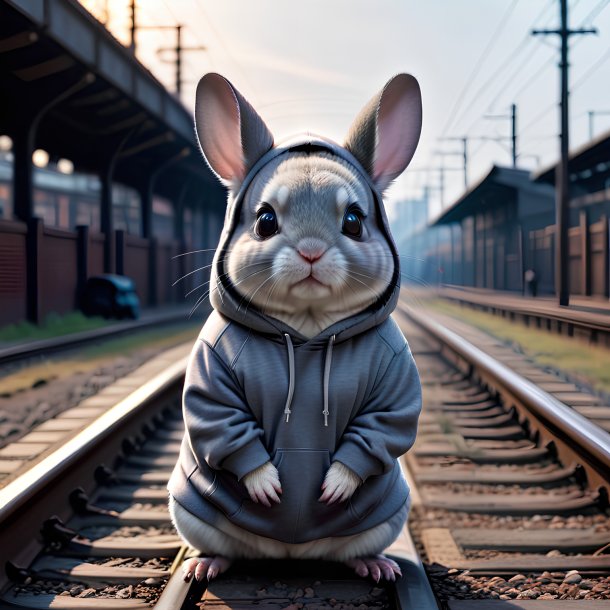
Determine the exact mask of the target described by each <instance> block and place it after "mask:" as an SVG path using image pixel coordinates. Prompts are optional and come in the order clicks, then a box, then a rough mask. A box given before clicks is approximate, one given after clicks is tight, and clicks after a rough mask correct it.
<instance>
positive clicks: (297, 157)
mask: <svg viewBox="0 0 610 610" xmlns="http://www.w3.org/2000/svg"><path fill="white" fill-rule="evenodd" d="M224 268H225V272H226V273H227V275H228V278H229V279H230V281H231V283H232V285H233V286H234V287H235V289H236V290H237V291H238V292H239V294H240V295H241V296H242V298H243V305H242V306H243V307H244V308H245V307H257V308H258V309H260V310H262V311H263V312H264V313H266V314H267V315H270V316H273V317H276V318H278V319H281V320H282V321H284V322H286V323H287V324H289V325H290V326H291V327H293V328H295V329H297V330H299V331H300V332H301V333H302V334H304V335H305V336H308V337H311V336H314V335H315V334H317V333H318V332H320V331H322V330H323V329H324V328H327V327H328V326H330V325H331V324H333V323H334V322H336V321H338V320H341V319H343V318H346V317H349V316H351V315H353V314H356V313H359V312H360V311H363V310H364V309H366V308H367V307H369V306H370V305H372V304H373V303H375V302H376V301H377V300H378V299H379V297H380V296H381V295H382V294H383V293H384V292H385V291H386V289H387V288H388V286H389V284H390V283H391V281H392V278H393V274H394V260H393V256H392V252H391V250H390V247H389V245H388V243H387V240H386V237H385V236H384V234H383V232H382V231H381V230H380V228H379V223H378V219H377V211H376V209H375V204H374V200H373V196H372V193H371V191H370V189H369V188H368V187H367V186H366V185H364V184H363V183H362V179H361V178H359V177H358V175H357V174H356V172H355V171H354V170H353V169H352V168H351V167H350V166H349V164H348V163H346V162H344V161H342V160H340V159H338V158H336V157H334V156H332V155H329V154H326V153H316V154H307V153H298V154H294V155H291V156H290V157H289V158H282V157H280V158H279V159H276V160H274V161H273V162H272V163H270V164H269V165H268V166H267V167H265V168H264V170H263V171H262V172H261V174H260V175H259V176H257V178H256V179H255V181H254V182H253V184H252V185H251V188H250V189H249V191H248V193H247V194H246V198H245V201H244V204H243V206H242V211H241V216H240V220H239V223H238V225H237V227H236V229H235V232H234V234H233V238H232V240H231V242H230V245H229V248H228V252H227V255H226V257H225V262H224Z"/></svg>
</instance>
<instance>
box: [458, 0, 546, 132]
mask: <svg viewBox="0 0 610 610" xmlns="http://www.w3.org/2000/svg"><path fill="white" fill-rule="evenodd" d="M553 4H554V0H550V2H549V3H547V4H546V5H545V6H544V7H543V9H542V10H541V11H540V12H539V13H538V15H536V17H535V18H534V19H533V21H532V22H531V23H532V26H531V27H534V26H535V25H536V24H537V23H538V21H539V20H540V19H542V17H543V16H544V15H545V14H546V12H547V11H548V10H549V8H551V7H552V6H553ZM547 21H548V19H547ZM532 44H533V41H532V38H531V36H530V35H529V34H525V35H524V36H523V38H522V40H521V43H520V44H519V45H518V46H517V48H516V50H513V49H511V50H510V52H509V53H508V55H507V56H506V57H505V59H504V61H503V62H502V63H501V64H500V66H499V67H498V68H497V69H496V70H495V71H494V73H493V74H492V76H491V77H490V78H488V79H487V80H486V81H485V82H484V83H483V85H481V86H480V87H479V88H478V89H477V91H476V92H475V93H474V95H473V96H472V98H471V99H472V101H473V102H474V101H475V100H478V99H480V98H481V96H482V95H483V94H484V93H485V91H486V90H487V89H489V88H490V85H491V84H492V83H493V82H494V81H495V80H496V79H497V78H498V77H499V76H500V75H502V73H503V72H504V71H505V70H506V68H508V67H509V66H510V65H511V64H512V63H513V62H514V61H515V60H516V59H517V58H518V57H519V56H520V55H521V54H522V53H523V51H525V50H527V49H528V48H529V47H530V46H531V45H532ZM537 50H538V49H537V48H536V49H535V51H534V53H535V52H536V51H537ZM531 59H532V55H531V54H529V55H526V56H525V59H524V60H523V61H522V62H521V63H520V64H519V67H518V68H517V70H514V71H513V72H512V73H511V76H510V77H509V78H508V79H506V80H505V81H504V83H503V84H502V85H501V86H500V89H499V93H498V94H497V95H496V97H494V100H493V101H492V102H491V103H490V104H489V105H488V106H487V110H486V111H485V113H484V114H486V113H487V112H490V111H491V110H492V109H493V106H494V105H495V102H496V101H497V99H498V98H499V97H500V95H501V94H502V93H503V92H504V91H505V89H506V87H507V84H509V83H511V82H512V81H513V78H514V76H515V75H516V74H519V72H520V71H521V69H522V67H523V66H525V65H526V64H527V63H528V62H529V61H531ZM471 109H472V105H470V106H469V107H468V108H466V109H465V110H464V111H463V112H462V115H461V116H460V118H459V119H458V121H457V122H456V125H455V126H456V127H457V126H458V125H459V123H460V122H461V121H462V120H463V119H464V118H465V116H466V115H467V114H468V113H469V112H470V111H471ZM481 118H482V115H479V116H478V117H477V118H476V119H475V120H474V121H473V122H472V123H471V125H470V127H468V129H466V130H465V131H466V133H467V134H468V133H470V132H471V131H472V129H473V128H474V126H475V125H476V124H477V123H478V122H479V121H480V120H481Z"/></svg>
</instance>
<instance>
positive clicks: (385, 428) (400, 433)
mask: <svg viewBox="0 0 610 610" xmlns="http://www.w3.org/2000/svg"><path fill="white" fill-rule="evenodd" d="M421 406H422V397H421V384H420V381H419V373H418V372H417V367H416V365H415V361H414V360H413V356H412V355H411V351H410V350H409V348H408V346H407V345H405V347H404V349H403V350H402V351H400V352H399V353H398V354H395V355H394V357H393V358H392V360H391V361H390V364H389V365H388V368H387V369H386V371H385V373H384V374H383V376H382V377H381V379H379V381H378V382H377V383H376V384H375V387H374V388H373V391H372V392H371V394H370V396H369V399H368V401H367V402H366V403H365V404H364V405H363V406H362V408H361V409H360V411H359V412H358V414H357V415H356V416H355V417H354V418H353V419H352V421H351V422H350V424H349V426H348V427H347V429H346V431H345V433H344V434H343V439H342V442H341V444H340V445H339V448H338V449H337V451H336V452H335V454H334V455H333V460H334V461H338V462H341V463H343V464H344V465H345V466H348V467H349V468H351V469H352V470H353V471H354V472H355V473H356V474H357V475H358V476H359V477H360V478H361V479H362V481H366V480H367V479H368V478H369V477H370V476H373V475H380V474H384V473H386V472H389V471H390V470H391V469H392V468H393V466H394V462H395V460H396V458H398V457H400V456H401V455H403V454H404V453H406V452H407V451H408V450H409V449H410V448H411V446H412V445H413V443H414V441H415V435H416V433H417V420H418V418H419V413H420V411H421Z"/></svg>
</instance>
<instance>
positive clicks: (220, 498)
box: [168, 137, 421, 543]
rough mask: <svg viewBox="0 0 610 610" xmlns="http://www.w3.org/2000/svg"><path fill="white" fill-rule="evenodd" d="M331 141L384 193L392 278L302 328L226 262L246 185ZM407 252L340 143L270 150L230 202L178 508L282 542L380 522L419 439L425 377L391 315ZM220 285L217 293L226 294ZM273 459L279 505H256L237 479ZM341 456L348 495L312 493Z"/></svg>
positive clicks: (192, 365)
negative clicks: (263, 306) (348, 311)
mask: <svg viewBox="0 0 610 610" xmlns="http://www.w3.org/2000/svg"><path fill="white" fill-rule="evenodd" d="M293 150H301V151H302V150H310V151H316V150H323V151H325V152H331V153H333V154H335V155H337V156H339V157H340V158H342V159H344V160H346V161H348V162H349V163H350V164H351V165H353V166H354V167H355V168H356V170H357V171H358V172H359V173H360V174H361V176H362V178H363V179H364V180H365V181H366V182H367V183H368V184H369V186H370V188H371V190H372V192H373V194H374V196H375V200H376V206H377V212H378V217H379V218H380V219H381V223H382V225H383V229H384V232H385V235H386V238H387V242H388V245H389V247H390V249H391V251H392V253H393V255H394V260H395V277H394V280H393V281H392V282H391V284H390V286H389V287H388V290H387V291H386V293H385V294H384V295H382V297H381V298H380V299H379V301H378V302H377V303H376V304H374V305H373V306H372V307H369V308H368V309H367V310H365V311H363V312H360V313H358V314H356V315H354V316H352V317H350V318H346V319H344V320H341V321H339V322H337V323H336V324H333V325H332V326H330V327H329V328H327V329H325V330H324V331H322V332H321V333H320V334H318V335H317V336H316V337H313V338H311V339H307V338H306V337H303V336H301V335H300V334H299V333H298V332H296V331H295V330H294V329H292V328H290V327H289V326H287V325H285V324H284V323H282V322H281V321H279V320H277V319H275V318H272V317H269V316H266V315H265V314H263V313H262V312H260V311H257V310H256V309H253V308H244V307H240V303H241V297H240V296H239V294H238V293H237V292H236V291H235V290H234V288H233V287H232V286H231V285H230V281H229V280H228V277H227V276H226V274H225V272H224V269H223V266H222V261H223V260H224V254H225V251H226V248H227V247H228V246H229V243H230V240H231V236H232V233H233V231H234V228H235V226H236V224H237V221H238V218H239V211H240V207H241V204H242V201H243V198H244V193H245V191H246V189H247V187H248V186H249V185H250V184H251V182H252V180H253V179H254V177H255V176H256V174H257V173H258V171H260V169H261V168H262V167H263V166H264V165H265V164H266V163H268V162H269V161H270V160H271V159H273V158H275V157H276V156H277V155H280V154H287V153H288V152H290V151H293ZM399 278H400V272H399V259H398V255H397V253H396V246H395V244H394V242H393V240H392V237H391V234H390V231H389V228H388V221H387V217H386V214H385V211H384V208H383V203H382V199H381V196H380V194H379V193H378V192H377V191H376V189H375V186H374V185H373V183H372V181H371V179H370V178H369V177H368V174H366V172H365V171H364V170H363V169H362V167H361V166H360V164H359V163H358V161H356V159H355V158H354V157H353V156H352V155H351V154H350V153H349V152H348V151H346V150H345V149H344V148H342V147H340V146H338V145H337V144H335V143H333V142H330V141H328V140H325V139H322V138H314V137H307V138H305V139H301V140H298V141H296V142H292V143H289V144H287V145H285V146H282V147H278V148H274V149H272V150H270V151H269V152H268V153H267V154H265V155H264V156H263V157H262V158H261V159H260V160H259V161H258V162H257V163H256V164H255V165H254V167H253V168H252V169H251V170H250V172H249V173H248V175H247V176H246V178H245V180H244V182H243V184H242V185H241V188H240V190H239V191H238V192H237V194H235V195H234V196H232V197H231V198H230V200H229V204H228V208H227V215H226V218H225V226H224V229H223V233H222V235H221V238H220V243H219V246H218V249H217V251H216V254H215V258H214V262H213V265H212V272H211V281H210V285H211V286H214V285H215V284H216V285H217V286H218V289H217V290H214V291H212V296H211V302H212V306H213V308H214V311H213V312H212V314H211V315H210V317H209V318H208V320H207V322H206V323H205V325H204V327H203V329H202V331H201V333H200V334H199V337H198V339H197V341H196V343H195V346H194V347H193V351H192V353H191V357H190V361H189V364H188V367H187V371H186V380H185V386H184V393H183V415H184V421H185V428H186V432H185V436H184V440H183V443H182V447H181V452H180V457H179V460H178V463H177V464H176V467H175V469H174V471H173V473H172V476H171V479H170V481H169V484H168V489H169V492H170V494H171V495H172V496H173V498H174V499H175V500H176V502H178V503H179V504H180V505H181V506H182V507H184V508H185V509H186V510H188V511H189V512H190V513H192V514H193V515H194V516H195V517H197V518H198V519H201V520H202V521H204V522H206V523H208V524H210V525H214V524H215V523H217V521H218V520H219V518H221V517H222V516H224V517H225V518H227V519H229V520H230V521H231V522H232V523H234V524H235V525H237V526H239V527H241V528H244V529H246V530H248V531H250V532H252V533H255V534H258V535H261V536H265V537H268V538H272V539H275V540H279V541H282V542H287V543H301V542H308V541H311V540H317V539H320V538H326V537H331V536H348V535H353V534H357V533H360V532H363V531H365V530H367V529H370V528H372V527H375V526H377V525H379V524H381V523H383V522H384V521H386V520H388V519H389V518H390V517H392V516H393V515H394V514H395V513H396V512H397V511H398V510H400V509H401V508H402V507H403V506H404V504H405V503H406V501H407V499H408V495H409V488H408V486H407V484H406V482H405V480H404V478H403V477H402V474H401V470H400V466H399V464H398V461H397V458H398V457H400V456H401V455H403V454H404V453H405V452H406V451H407V450H408V449H409V448H410V447H411V446H412V445H413V442H414V440H415V434H416V431H417V420H418V417H419V413H420V410H421V387H420V382H419V375H418V372H417V368H416V366H415V362H414V360H413V357H412V355H411V352H410V349H409V346H408V343H407V341H406V339H405V338H404V336H403V334H402V332H401V331H400V329H399V328H398V325H397V324H396V322H395V321H394V320H393V319H392V318H391V317H390V314H391V313H392V311H393V310H394V308H395V306H396V302H397V299H398V293H399V283H400V282H399ZM221 291H222V298H221V297H220V292H221ZM267 461H271V462H272V463H273V464H274V465H275V467H276V468H277V469H278V471H279V475H280V481H281V484H282V492H283V493H282V495H281V503H280V504H273V505H272V506H271V507H266V506H263V505H261V504H257V503H255V502H253V501H252V500H251V499H250V497H249V495H248V493H247V491H246V488H245V486H244V485H243V483H242V482H241V479H242V478H243V477H244V476H245V475H246V474H248V473H249V472H251V471H252V470H254V469H256V468H258V467H259V466H262V465H263V464H264V463H266V462H267ZM333 461H339V462H341V463H343V464H344V465H346V466H348V467H349V468H351V469H352V470H353V471H354V472H355V473H356V474H357V475H358V476H359V477H360V479H361V480H362V485H361V486H360V487H359V488H358V489H357V490H356V492H355V493H354V494H353V496H352V497H351V498H350V499H349V500H348V501H346V502H343V503H339V504H333V505H331V506H328V505H326V504H325V503H321V502H318V498H319V497H320V495H321V493H322V490H321V485H322V482H323V480H324V475H325V474H326V471H327V470H328V468H329V467H330V465H331V463H332V462H333Z"/></svg>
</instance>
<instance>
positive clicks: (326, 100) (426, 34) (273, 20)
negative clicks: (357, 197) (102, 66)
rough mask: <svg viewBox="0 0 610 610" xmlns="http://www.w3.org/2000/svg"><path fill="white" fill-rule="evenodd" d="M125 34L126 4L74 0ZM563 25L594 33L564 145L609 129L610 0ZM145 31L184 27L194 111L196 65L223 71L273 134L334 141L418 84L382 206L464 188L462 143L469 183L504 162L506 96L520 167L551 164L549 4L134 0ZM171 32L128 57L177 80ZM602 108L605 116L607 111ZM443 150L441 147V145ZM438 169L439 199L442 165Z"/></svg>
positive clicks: (554, 43) (434, 210)
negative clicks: (409, 150)
mask: <svg viewBox="0 0 610 610" xmlns="http://www.w3.org/2000/svg"><path fill="white" fill-rule="evenodd" d="M81 1H82V3H83V4H84V5H85V6H86V7H87V8H88V9H89V10H91V11H92V12H93V13H94V14H95V15H96V16H97V17H98V18H99V19H101V20H104V21H106V22H107V26H108V27H109V29H110V30H111V31H112V32H113V34H114V35H115V36H116V37H117V38H118V39H119V40H121V41H122V42H124V43H128V40H129V35H128V30H129V24H130V21H129V19H130V17H129V0H81ZM569 4H570V26H571V27H572V28H576V27H591V26H594V27H596V28H597V29H598V34H597V35H587V36H572V37H571V40H570V64H571V66H570V87H571V95H570V117H571V128H570V137H571V148H576V147H578V146H580V145H582V144H584V143H585V142H587V141H588V140H589V116H588V112H589V111H596V112H599V113H600V114H596V115H595V117H594V130H595V133H594V135H599V134H600V133H603V132H604V131H607V130H608V129H610V7H609V6H608V5H609V4H610V0H569ZM137 7H138V8H137V10H138V20H139V22H140V24H141V25H143V26H154V25H165V26H167V25H175V24H177V23H181V24H184V25H185V28H184V44H185V45H188V46H201V45H204V46H205V47H206V50H205V51H191V52H187V53H186V54H185V60H184V64H185V68H184V72H185V79H186V80H187V82H185V84H184V86H183V94H182V101H183V103H184V104H185V106H186V107H187V108H188V109H189V110H191V111H192V109H193V105H194V101H195V100H194V96H195V87H196V84H197V81H198V80H199V78H200V77H201V76H202V75H203V74H205V73H206V72H210V71H214V72H219V73H221V74H223V75H224V76H225V77H227V78H228V79H229V80H230V81H231V82H232V83H233V85H234V86H235V87H236V88H237V89H238V90H239V91H240V92H241V93H242V94H243V95H244V96H245V97H246V98H247V99H248V100H249V101H250V102H251V103H252V105H253V106H254V107H255V108H256V110H257V111H258V112H259V114H260V115H261V116H262V117H263V119H264V120H265V122H266V123H267V125H268V126H269V127H270V129H271V131H272V132H273V133H274V135H275V136H276V139H281V138H282V137H284V136H289V135H293V134H296V133H299V132H302V131H312V132H314V133H319V134H321V135H325V136H327V137H330V138H333V139H335V140H337V141H338V142H342V141H343V138H344V135H345V134H346V132H347V130H348V128H349V125H350V124H351V121H352V120H353V118H354V117H355V116H356V114H357V113H358V111H359V110H360V108H361V107H362V106H363V105H364V104H365V103H366V102H367V101H368V100H369V99H370V98H371V97H372V95H373V94H374V93H375V92H377V91H378V90H379V89H380V88H381V87H382V86H383V85H384V83H385V82H386V81H387V80H388V79H389V78H390V77H391V76H393V75H394V74H397V73H399V72H409V73H411V74H413V75H414V76H415V77H416V78H417V79H418V80H419V82H420V86H421V90H422V98H423V111H424V112H423V114H424V122H423V129H422V136H421V140H420V144H419V147H418V150H417V152H416V154H415V157H414V159H413V161H412V162H411V166H410V167H409V168H408V169H407V171H406V172H405V173H404V174H403V175H402V176H401V177H400V178H399V179H398V180H397V181H396V183H395V185H394V186H393V187H392V188H391V191H389V193H388V198H389V199H390V200H392V201H399V200H401V199H404V198H418V197H421V196H422V193H423V190H424V188H425V187H426V186H428V187H429V189H430V190H429V193H430V197H431V205H430V215H431V216H432V217H434V216H435V215H437V214H439V213H440V212H441V210H442V209H443V207H445V208H446V207H447V206H449V205H450V204H451V203H453V202H454V201H455V200H456V199H457V198H458V197H459V196H460V195H461V194H462V193H463V191H464V176H463V172H462V171H461V167H462V160H461V157H460V156H459V155H458V154H453V153H457V152H461V146H462V145H461V142H459V141H450V140H449V141H447V140H440V139H439V138H447V137H449V138H451V137H454V138H456V137H463V136H468V137H469V138H470V140H469V142H468V150H469V158H470V159H469V170H468V181H469V184H470V185H472V184H475V183H476V182H477V181H478V180H479V179H480V178H481V177H482V176H483V175H484V174H485V173H487V171H489V169H490V168H491V166H492V165H493V164H498V165H507V166H508V165H510V164H511V154H510V142H509V140H507V139H504V140H501V141H489V140H482V139H481V138H490V137H492V138H507V137H508V136H509V135H510V121H509V120H508V119H506V118H495V119H490V118H485V117H486V116H488V115H500V116H501V117H506V116H507V115H508V113H509V112H510V105H511V104H512V103H515V104H516V105H517V125H518V136H519V137H518V151H519V153H520V157H519V159H518V165H519V167H522V168H524V169H530V170H535V169H536V168H540V167H545V166H548V165H549V164H550V163H553V162H555V161H556V160H557V156H558V149H559V141H558V136H557V134H558V131H559V130H558V125H559V113H558V106H557V104H558V99H559V70H558V67H557V64H558V60H559V50H558V44H559V37H558V36H545V37H541V36H536V37H534V36H532V35H531V34H530V32H531V30H532V28H534V27H535V28H550V29H554V28H556V27H557V26H558V21H559V0H493V1H490V0H426V1H423V0H376V1H373V0H307V1H302V2H298V3H297V2H295V1H294V0H251V1H249V2H247V1H245V0H222V1H220V0H216V1H213V0H137ZM174 44H175V34H174V32H173V31H171V30H152V29H143V30H141V31H140V32H139V33H138V36H137V56H138V58H139V59H140V61H142V63H144V64H145V65H146V66H147V67H148V68H149V69H150V70H151V71H152V72H153V73H154V74H155V76H156V77H157V78H158V79H159V80H160V81H161V82H163V83H164V84H166V85H167V86H168V88H170V89H173V87H174V73H173V67H172V66H171V64H169V63H166V62H164V61H163V60H169V59H172V55H171V52H163V53H162V54H159V53H158V52H157V49H158V48H159V47H167V46H172V45H174ZM604 112H605V114H602V113H604ZM440 153H449V154H440ZM441 164H444V166H445V167H446V168H447V171H446V172H445V196H444V201H443V202H442V203H441V201H440V192H439V188H438V187H439V174H440V172H439V170H438V168H439V167H440V165H441Z"/></svg>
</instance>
